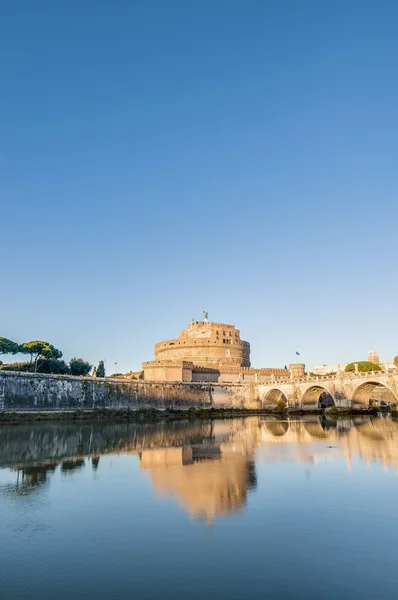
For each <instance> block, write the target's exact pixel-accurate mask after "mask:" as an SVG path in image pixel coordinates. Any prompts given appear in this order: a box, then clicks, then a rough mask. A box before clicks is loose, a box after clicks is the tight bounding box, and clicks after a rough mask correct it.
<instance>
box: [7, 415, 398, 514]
mask: <svg viewBox="0 0 398 600" xmlns="http://www.w3.org/2000/svg"><path fill="white" fill-rule="evenodd" d="M1 433H2V435H1V437H0V468H1V466H4V465H7V466H9V467H11V468H12V469H13V470H15V471H16V483H14V484H10V485H8V486H7V490H6V491H7V493H8V494H26V493H28V492H33V491H34V490H39V489H42V490H44V489H45V484H47V485H48V484H49V483H50V481H51V479H52V477H53V476H56V473H57V472H59V473H60V474H61V476H76V475H77V473H78V472H79V471H81V470H82V469H87V468H89V467H90V464H91V468H92V469H94V470H95V471H97V469H98V468H99V469H101V464H102V462H103V461H102V459H100V456H103V455H105V454H119V453H123V454H131V455H133V456H134V457H136V456H138V457H139V462H140V468H141V469H142V470H143V472H147V473H148V475H150V477H151V480H152V483H153V487H154V490H155V491H156V493H159V494H161V495H168V496H172V497H173V498H175V499H176V500H178V502H179V503H180V504H181V505H182V506H183V507H184V510H186V511H187V512H188V513H189V514H190V515H192V516H194V517H204V518H206V519H207V520H208V521H211V520H212V519H213V518H214V517H215V516H218V515H223V514H230V513H233V512H237V511H240V510H242V509H243V508H244V506H245V505H246V504H247V501H248V497H249V493H250V491H251V490H253V489H254V488H255V487H256V469H255V463H256V461H257V460H258V461H266V462H276V461H286V460H291V461H296V462H297V463H304V464H305V465H308V466H309V465H314V464H316V463H317V462H318V461H320V460H322V461H324V460H326V461H330V460H335V459H338V458H340V459H344V460H346V462H347V466H348V468H351V465H352V464H353V463H354V464H355V462H354V460H355V459H357V458H360V459H363V460H365V461H366V463H367V464H368V465H369V466H370V465H371V464H372V463H373V462H375V461H380V462H382V463H383V464H384V465H385V466H392V467H393V468H395V469H396V470H397V471H398V423H396V422H394V421H393V420H392V419H391V418H389V417H386V418H373V417H370V416H363V415H358V416H347V417H345V418H339V419H333V418H328V417H327V416H325V415H311V414H306V415H303V416H301V417H299V418H294V417H286V418H285V419H274V418H272V417H265V416H263V417H259V416H255V417H248V418H245V419H230V420H220V421H207V422H206V421H201V422H193V423H189V422H176V423H157V424H155V423H154V424H147V425H145V424H140V425H137V424H120V425H98V424H91V425H88V424H84V425H77V424H76V425H73V426H71V425H64V424H61V425H57V426H49V425H29V426H27V425H23V426H21V427H4V428H2V432H1ZM126 475H127V476H130V474H129V471H127V472H126ZM0 488H1V483H0ZM0 494H1V489H0Z"/></svg>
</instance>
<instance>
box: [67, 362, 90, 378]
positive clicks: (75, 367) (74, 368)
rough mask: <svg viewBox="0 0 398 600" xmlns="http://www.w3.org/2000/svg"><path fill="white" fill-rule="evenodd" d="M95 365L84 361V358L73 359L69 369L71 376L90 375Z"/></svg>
mask: <svg viewBox="0 0 398 600" xmlns="http://www.w3.org/2000/svg"><path fill="white" fill-rule="evenodd" d="M92 366H93V365H90V363H89V362H87V361H85V360H83V359H82V358H72V359H71V361H70V362H69V369H70V373H71V375H79V376H82V375H88V374H89V373H90V371H91V369H92Z"/></svg>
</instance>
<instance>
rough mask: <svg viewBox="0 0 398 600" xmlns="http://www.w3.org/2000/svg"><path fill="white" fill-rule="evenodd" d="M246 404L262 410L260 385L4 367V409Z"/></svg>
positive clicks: (0, 381) (0, 406)
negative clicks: (75, 374) (49, 372)
mask: <svg viewBox="0 0 398 600" xmlns="http://www.w3.org/2000/svg"><path fill="white" fill-rule="evenodd" d="M189 408H198V409H200V408H219V409H223V408H241V409H246V410H253V409H254V410H256V409H258V408H259V401H258V399H256V390H255V386H254V385H253V386H247V385H246V386H242V385H240V384H228V385H222V384H210V385H209V384H208V383H185V382H181V383H161V382H150V381H134V380H133V381H126V380H125V379H106V378H104V379H102V378H97V377H73V376H69V375H44V374H38V373H16V372H12V371H0V410H1V411H8V412H15V411H23V412H28V411H36V412H40V411H54V412H60V411H76V410H95V409H130V410H142V409H158V410H167V409H177V410H184V409H189Z"/></svg>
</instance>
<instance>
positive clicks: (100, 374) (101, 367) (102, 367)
mask: <svg viewBox="0 0 398 600" xmlns="http://www.w3.org/2000/svg"><path fill="white" fill-rule="evenodd" d="M96 376H97V377H105V365H104V361H103V360H100V361H99V363H98V367H97V373H96Z"/></svg>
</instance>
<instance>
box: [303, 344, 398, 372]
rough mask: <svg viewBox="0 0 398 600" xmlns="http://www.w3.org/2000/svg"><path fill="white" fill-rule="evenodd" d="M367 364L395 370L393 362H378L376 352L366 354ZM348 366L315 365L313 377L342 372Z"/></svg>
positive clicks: (342, 364) (345, 364) (371, 351)
mask: <svg viewBox="0 0 398 600" xmlns="http://www.w3.org/2000/svg"><path fill="white" fill-rule="evenodd" d="M351 362H354V361H351ZM368 362H371V363H373V364H375V365H379V366H380V367H381V368H382V369H386V370H388V371H390V370H392V369H396V368H397V367H396V365H395V364H394V361H393V360H380V359H379V355H378V353H377V352H376V350H370V351H369V352H368ZM348 364H350V363H341V364H335V365H323V364H321V365H315V366H314V371H313V372H314V373H315V375H327V374H328V373H337V372H338V371H344V369H345V368H346V366H347V365H348Z"/></svg>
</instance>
